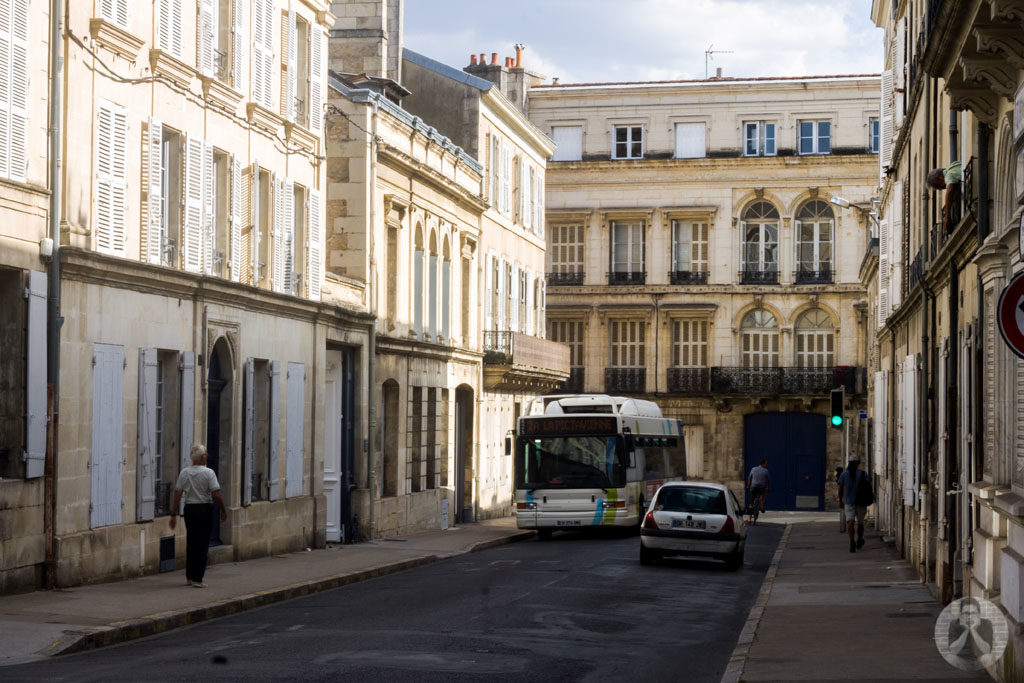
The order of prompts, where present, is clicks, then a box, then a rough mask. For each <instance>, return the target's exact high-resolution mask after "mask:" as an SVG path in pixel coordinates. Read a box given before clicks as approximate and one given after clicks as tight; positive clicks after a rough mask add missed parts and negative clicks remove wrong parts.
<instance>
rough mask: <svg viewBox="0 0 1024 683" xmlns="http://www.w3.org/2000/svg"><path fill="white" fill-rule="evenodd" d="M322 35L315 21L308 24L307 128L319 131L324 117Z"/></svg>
mask: <svg viewBox="0 0 1024 683" xmlns="http://www.w3.org/2000/svg"><path fill="white" fill-rule="evenodd" d="M323 40H324V37H323V33H322V32H321V31H320V27H319V26H317V24H316V23H315V22H310V25H309V129H310V130H312V131H313V132H315V133H319V132H320V128H321V126H322V123H323V117H324V112H323V109H324V57H323V52H324V43H323Z"/></svg>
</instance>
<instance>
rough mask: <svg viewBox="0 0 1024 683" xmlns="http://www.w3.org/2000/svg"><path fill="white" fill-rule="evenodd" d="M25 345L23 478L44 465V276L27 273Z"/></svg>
mask: <svg viewBox="0 0 1024 683" xmlns="http://www.w3.org/2000/svg"><path fill="white" fill-rule="evenodd" d="M27 323H28V324H27V326H26V333H27V339H26V343H25V478H26V479H33V478H35V477H41V476H43V469H44V466H45V464H46V273H43V272H41V271H38V270H30V271H28V321H27Z"/></svg>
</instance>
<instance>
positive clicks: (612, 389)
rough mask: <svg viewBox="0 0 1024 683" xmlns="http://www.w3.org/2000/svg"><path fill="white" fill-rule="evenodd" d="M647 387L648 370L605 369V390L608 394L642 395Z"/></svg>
mask: <svg viewBox="0 0 1024 683" xmlns="http://www.w3.org/2000/svg"><path fill="white" fill-rule="evenodd" d="M646 386H647V368H605V371H604V390H605V391H607V392H608V393H627V394H642V393H643V392H644V391H645V390H646Z"/></svg>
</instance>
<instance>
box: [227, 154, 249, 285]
mask: <svg viewBox="0 0 1024 683" xmlns="http://www.w3.org/2000/svg"><path fill="white" fill-rule="evenodd" d="M243 208H244V207H243V205H242V162H240V161H239V160H238V157H236V156H234V155H232V157H231V246H230V251H231V257H230V263H231V280H232V281H233V282H241V281H242V263H243V261H242V258H243V254H244V252H245V250H244V249H243V247H242V213H243Z"/></svg>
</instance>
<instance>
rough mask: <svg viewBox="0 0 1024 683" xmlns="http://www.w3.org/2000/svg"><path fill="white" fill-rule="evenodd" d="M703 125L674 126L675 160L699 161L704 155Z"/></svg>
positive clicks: (681, 124) (684, 124) (682, 124)
mask: <svg viewBox="0 0 1024 683" xmlns="http://www.w3.org/2000/svg"><path fill="white" fill-rule="evenodd" d="M705 152H706V143H705V140H704V124H703V123H677V124H676V158H677V159H699V158H701V157H703V156H704V155H705Z"/></svg>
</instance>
